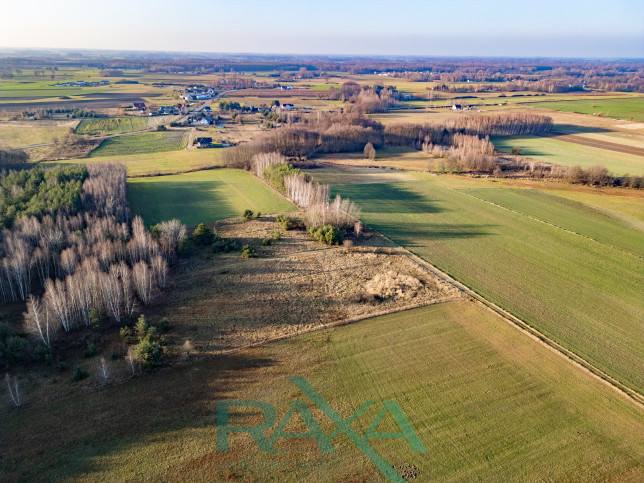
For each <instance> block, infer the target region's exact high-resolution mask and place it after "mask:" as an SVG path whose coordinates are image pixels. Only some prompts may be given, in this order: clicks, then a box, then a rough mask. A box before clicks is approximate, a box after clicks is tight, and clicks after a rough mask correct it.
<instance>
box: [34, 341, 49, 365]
mask: <svg viewBox="0 0 644 483" xmlns="http://www.w3.org/2000/svg"><path fill="white" fill-rule="evenodd" d="M34 359H36V360H37V361H38V362H44V363H45V364H47V365H48V366H50V365H51V364H52V362H53V361H54V352H53V350H52V348H51V347H47V346H45V345H39V346H37V347H36V348H35V349H34Z"/></svg>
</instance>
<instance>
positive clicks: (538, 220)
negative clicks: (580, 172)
mask: <svg viewBox="0 0 644 483" xmlns="http://www.w3.org/2000/svg"><path fill="white" fill-rule="evenodd" d="M443 187H444V188H447V189H448V190H451V191H454V192H456V193H461V194H463V195H465V196H469V197H470V198H474V199H475V200H479V201H482V202H484V203H488V204H490V205H492V206H496V207H497V208H501V209H502V210H506V211H509V212H510V213H514V214H516V215H520V216H524V217H526V218H528V219H530V220H533V221H537V222H539V223H543V224H544V225H548V226H551V227H553V228H557V229H559V230H561V231H564V232H566V233H570V234H571V235H577V236H579V237H581V238H585V239H586V240H590V241H593V242H595V243H598V244H600V245H603V246H605V247H608V248H611V249H613V250H616V251H618V252H622V253H625V254H627V255H631V256H633V257H636V258H639V259H641V260H644V257H643V256H641V255H638V254H636V253H633V252H629V251H628V250H624V249H623V248H619V247H616V246H614V245H610V244H608V243H604V242H601V241H599V240H595V239H594V238H592V237H589V236H586V235H582V234H581V233H577V232H576V231H572V230H569V229H567V228H564V227H562V226H559V225H555V224H554V223H550V222H549V221H545V220H542V219H540V218H537V217H534V216H532V215H527V214H525V213H521V212H520V211H517V210H513V209H512V208H508V207H507V206H503V205H499V204H498V203H495V202H494V201H489V200H484V199H483V198H479V197H478V196H474V195H473V194H471V193H468V192H467V191H464V190H457V189H454V188H449V187H446V186H443ZM554 196H557V195H554Z"/></svg>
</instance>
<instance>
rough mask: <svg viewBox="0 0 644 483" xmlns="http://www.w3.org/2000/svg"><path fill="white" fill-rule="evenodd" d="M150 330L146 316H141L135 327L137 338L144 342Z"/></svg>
mask: <svg viewBox="0 0 644 483" xmlns="http://www.w3.org/2000/svg"><path fill="white" fill-rule="evenodd" d="M149 329H150V324H148V321H147V320H145V315H143V314H141V316H140V317H139V320H137V321H136V325H135V326H134V332H136V336H137V337H138V338H139V341H142V340H143V339H144V338H145V336H146V335H147V334H148V331H149Z"/></svg>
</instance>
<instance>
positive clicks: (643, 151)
mask: <svg viewBox="0 0 644 483" xmlns="http://www.w3.org/2000/svg"><path fill="white" fill-rule="evenodd" d="M545 137H552V138H555V139H557V140H558V141H566V142H569V143H575V144H582V145H584V146H588V147H591V148H600V149H608V150H610V151H617V152H620V153H626V154H634V155H635V156H643V157H644V148H638V147H635V146H627V145H625V144H619V143H611V142H608V141H600V140H599V139H590V138H587V137H584V136H580V135H576V134H555V135H554V136H545Z"/></svg>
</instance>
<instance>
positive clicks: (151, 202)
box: [128, 169, 295, 225]
mask: <svg viewBox="0 0 644 483" xmlns="http://www.w3.org/2000/svg"><path fill="white" fill-rule="evenodd" d="M128 190H129V199H130V207H131V208H132V213H134V214H136V215H141V217H143V220H144V221H145V223H146V224H148V225H153V224H155V223H158V222H159V221H162V220H169V219H171V218H179V219H180V220H181V221H182V222H184V223H186V224H188V225H195V224H197V223H200V222H202V221H203V222H208V221H216V220H221V219H225V218H232V217H235V216H239V215H240V214H241V213H242V211H244V210H245V209H251V210H253V211H261V212H262V213H276V212H282V211H292V210H295V207H294V206H293V205H292V204H291V203H289V202H288V201H286V200H285V199H284V198H283V197H282V196H280V195H279V194H278V193H276V192H275V191H273V190H272V189H271V188H269V187H268V186H266V185H265V184H264V183H262V182H261V181H259V180H258V179H256V178H255V177H253V176H252V175H251V174H250V173H249V172H247V171H240V170H234V169H213V170H208V171H199V172H195V173H186V174H178V175H171V176H158V177H152V178H136V179H131V180H130V181H129V183H128Z"/></svg>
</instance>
